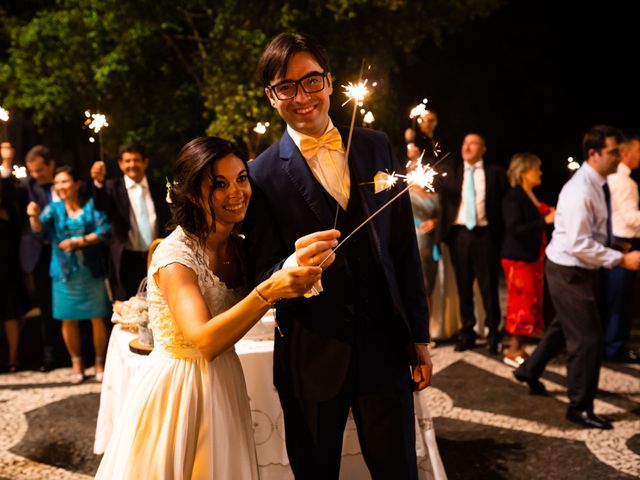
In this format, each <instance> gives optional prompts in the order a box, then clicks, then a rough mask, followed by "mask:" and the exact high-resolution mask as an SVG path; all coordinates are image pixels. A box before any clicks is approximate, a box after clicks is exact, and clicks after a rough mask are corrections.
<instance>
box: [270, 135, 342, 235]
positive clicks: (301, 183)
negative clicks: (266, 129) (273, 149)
mask: <svg viewBox="0 0 640 480" xmlns="http://www.w3.org/2000/svg"><path fill="white" fill-rule="evenodd" d="M280 159H281V160H282V162H281V163H282V169H283V170H284V172H285V174H286V175H287V178H289V180H290V181H291V183H292V184H293V186H294V187H295V188H296V189H297V190H298V192H300V194H301V195H302V197H303V198H304V199H305V201H306V202H307V205H309V208H311V211H313V213H314V214H315V216H316V218H317V219H318V221H319V222H320V228H322V229H324V228H329V226H331V225H333V217H332V215H331V212H330V211H329V208H328V205H327V202H326V200H325V199H324V197H323V195H322V192H321V191H320V188H322V187H321V186H320V187H319V185H318V183H317V181H316V179H315V177H314V176H313V173H311V169H310V168H309V165H307V162H306V160H305V159H304V157H303V156H302V154H301V153H300V150H299V149H298V147H297V146H296V144H295V143H294V141H293V139H292V138H291V137H290V136H289V133H287V132H286V131H285V133H284V135H283V136H282V138H281V139H280Z"/></svg>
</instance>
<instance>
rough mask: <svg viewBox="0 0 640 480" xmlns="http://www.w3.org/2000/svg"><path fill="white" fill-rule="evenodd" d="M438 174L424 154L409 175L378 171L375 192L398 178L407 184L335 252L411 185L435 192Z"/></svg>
mask: <svg viewBox="0 0 640 480" xmlns="http://www.w3.org/2000/svg"><path fill="white" fill-rule="evenodd" d="M447 156H449V154H448V153H447V154H445V155H444V156H443V157H442V159H441V160H444V159H445V158H446V157H447ZM436 175H438V172H436V171H435V170H434V169H433V168H432V167H431V165H430V164H428V163H427V164H426V165H423V164H422V155H421V156H420V158H419V159H418V160H417V161H416V165H415V167H414V168H413V170H411V171H410V172H408V173H407V175H401V174H399V173H395V172H393V173H388V172H378V173H376V175H375V176H374V177H373V182H372V183H373V184H374V192H375V193H379V192H382V191H384V190H389V189H390V188H392V187H393V186H394V185H396V183H397V182H398V179H403V180H404V182H405V183H406V184H407V186H406V187H405V188H403V189H402V190H401V191H400V192H399V193H397V194H396V195H394V196H393V197H392V198H391V200H389V201H387V202H386V203H385V204H384V205H382V206H381V207H380V208H379V209H378V210H376V211H375V212H374V213H373V214H371V215H370V216H369V217H368V218H367V219H365V221H364V222H362V223H361V224H360V225H358V226H357V227H356V228H355V229H354V230H353V231H352V232H351V233H350V234H349V235H347V236H346V237H345V238H344V239H343V240H342V241H341V242H340V243H338V245H336V248H334V249H333V252H334V253H335V252H336V251H337V250H338V249H339V248H340V247H341V246H342V244H343V243H344V242H346V241H347V240H349V238H351V237H352V236H353V235H354V234H355V233H356V232H357V231H358V230H360V229H361V228H362V227H364V226H365V225H366V224H367V223H369V222H370V221H371V220H373V219H374V218H375V217H376V216H377V215H378V214H379V213H380V212H382V211H383V210H384V209H385V208H387V207H388V206H389V205H391V204H392V203H393V202H395V201H396V200H397V199H398V198H400V197H401V196H402V195H403V194H404V193H406V192H407V191H408V190H409V189H410V188H411V187H419V188H424V189H426V190H429V191H430V192H433V191H434V189H433V180H434V178H435V176H436ZM330 256H331V255H328V256H327V257H325V259H324V260H323V261H322V262H320V265H318V266H319V267H321V266H322V265H323V264H324V262H326V261H327V258H329V257H330Z"/></svg>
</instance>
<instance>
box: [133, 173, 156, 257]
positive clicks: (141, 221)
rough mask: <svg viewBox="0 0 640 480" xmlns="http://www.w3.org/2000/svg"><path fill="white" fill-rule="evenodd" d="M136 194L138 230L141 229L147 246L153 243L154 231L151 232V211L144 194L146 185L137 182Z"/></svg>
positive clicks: (141, 234) (141, 235)
mask: <svg viewBox="0 0 640 480" xmlns="http://www.w3.org/2000/svg"><path fill="white" fill-rule="evenodd" d="M133 188H134V189H135V194H136V203H137V206H138V211H137V212H136V213H137V214H138V215H136V220H137V221H138V230H139V231H140V237H142V241H143V242H144V244H145V247H146V248H149V245H151V240H152V237H153V233H152V232H151V224H150V223H149V211H148V210H147V202H146V200H145V195H144V190H145V188H144V186H143V185H142V184H141V183H136V185H135V186H134V187H133Z"/></svg>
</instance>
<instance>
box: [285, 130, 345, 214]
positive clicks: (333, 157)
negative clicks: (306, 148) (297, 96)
mask: <svg viewBox="0 0 640 480" xmlns="http://www.w3.org/2000/svg"><path fill="white" fill-rule="evenodd" d="M332 128H333V122H332V121H331V119H329V124H328V125H327V128H326V130H325V131H324V133H327V132H328V131H329V130H331V129H332ZM287 132H288V133H289V136H290V137H291V139H292V140H293V143H295V144H296V146H297V147H298V149H299V150H300V151H302V149H300V143H301V141H302V139H303V138H305V137H308V135H305V134H303V133H300V132H298V131H296V130H294V129H293V128H291V127H290V126H289V125H287ZM324 133H323V135H324ZM308 138H309V137H308ZM305 160H306V161H307V165H309V168H310V169H311V172H312V173H313V176H314V177H315V178H316V180H318V182H320V185H322V187H323V188H324V189H325V190H326V191H327V192H328V193H329V195H331V196H332V197H333V198H334V199H335V200H336V202H338V203H339V204H340V206H341V207H342V208H343V209H345V210H346V209H347V204H348V203H349V189H350V188H351V177H350V176H349V165H348V163H347V159H346V158H345V150H344V145H343V146H342V150H340V151H337V150H329V149H327V148H324V147H323V148H319V149H318V153H317V154H316V155H315V156H313V157H310V158H305Z"/></svg>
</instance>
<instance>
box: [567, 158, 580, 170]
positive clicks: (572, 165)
mask: <svg viewBox="0 0 640 480" xmlns="http://www.w3.org/2000/svg"><path fill="white" fill-rule="evenodd" d="M567 168H568V169H569V170H571V171H574V170H578V169H579V168H580V164H579V163H578V162H576V161H575V160H574V159H573V157H569V158H567Z"/></svg>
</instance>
